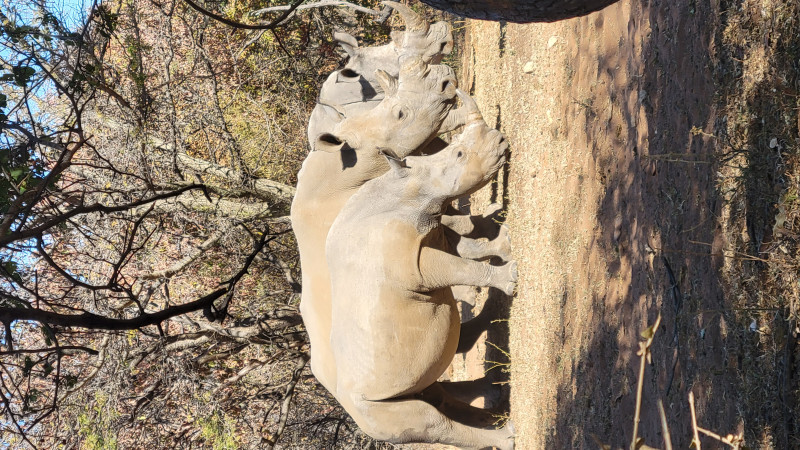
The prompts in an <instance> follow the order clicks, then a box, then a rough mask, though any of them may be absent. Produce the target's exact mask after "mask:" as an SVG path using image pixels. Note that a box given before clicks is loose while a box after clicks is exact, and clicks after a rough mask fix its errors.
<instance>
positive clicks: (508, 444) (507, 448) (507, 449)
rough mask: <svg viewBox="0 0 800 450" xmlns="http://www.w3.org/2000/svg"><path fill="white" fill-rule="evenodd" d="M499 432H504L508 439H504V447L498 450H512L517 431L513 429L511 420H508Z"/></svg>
mask: <svg viewBox="0 0 800 450" xmlns="http://www.w3.org/2000/svg"><path fill="white" fill-rule="evenodd" d="M501 430H505V431H506V432H507V433H508V437H506V439H505V443H504V444H505V445H503V446H502V447H499V449H500V450H514V446H515V443H514V438H515V437H516V436H517V430H516V429H514V422H512V421H511V419H508V422H506V424H505V426H503V428H501Z"/></svg>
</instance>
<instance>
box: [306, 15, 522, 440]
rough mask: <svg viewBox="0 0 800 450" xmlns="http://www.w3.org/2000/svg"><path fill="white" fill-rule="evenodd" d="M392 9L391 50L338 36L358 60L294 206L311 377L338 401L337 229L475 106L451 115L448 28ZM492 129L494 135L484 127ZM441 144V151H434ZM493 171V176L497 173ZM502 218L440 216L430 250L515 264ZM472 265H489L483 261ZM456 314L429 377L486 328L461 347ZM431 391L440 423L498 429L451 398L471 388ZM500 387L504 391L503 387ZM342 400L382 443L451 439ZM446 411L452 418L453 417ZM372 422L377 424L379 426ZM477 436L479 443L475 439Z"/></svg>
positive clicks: (321, 121) (331, 90)
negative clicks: (398, 167)
mask: <svg viewBox="0 0 800 450" xmlns="http://www.w3.org/2000/svg"><path fill="white" fill-rule="evenodd" d="M385 3H387V4H390V5H391V6H392V7H393V8H395V9H397V10H398V11H399V12H400V13H401V14H402V15H403V17H404V20H405V22H406V31H405V32H402V33H394V34H393V41H392V43H390V44H387V45H385V46H381V47H375V48H360V47H358V45H357V42H355V39H354V38H352V36H349V35H346V34H343V33H337V35H336V36H335V38H336V39H337V40H338V41H339V42H340V45H342V46H343V47H344V48H345V50H346V51H347V53H348V54H349V55H350V61H349V62H348V64H347V66H345V68H344V69H342V70H340V71H336V72H334V73H333V74H331V76H330V77H329V78H328V80H327V81H326V82H325V84H324V85H323V88H322V90H321V92H320V97H319V98H320V104H319V105H318V107H317V108H315V110H314V113H313V114H312V117H311V120H310V123H309V131H308V133H309V139H310V143H311V149H312V151H311V153H310V154H309V155H308V156H307V158H306V160H305V161H304V163H303V165H302V168H301V170H300V173H299V174H298V183H297V193H296V196H295V199H294V201H293V203H292V212H291V218H292V225H293V228H294V231H295V235H296V237H297V241H298V246H299V249H300V262H301V270H302V280H303V291H302V297H301V305H300V310H301V313H302V315H303V320H304V322H305V325H306V329H307V332H308V335H309V340H310V345H311V347H310V348H311V350H310V351H311V369H312V372H313V373H314V375H315V376H316V377H317V379H318V380H319V381H320V383H321V384H322V385H323V386H325V387H326V388H327V389H328V390H329V391H331V392H332V393H334V394H335V393H336V392H337V389H338V381H337V375H338V370H339V366H338V364H339V363H341V364H345V365H350V364H351V363H350V362H348V361H347V360H346V358H345V359H337V358H335V356H334V351H333V349H332V347H331V336H332V334H331V328H332V324H333V322H332V321H333V320H334V319H333V318H332V315H333V311H332V304H331V301H332V300H331V283H332V280H331V275H330V271H329V264H328V261H329V260H330V261H333V262H332V264H334V265H335V264H337V263H336V262H335V261H337V260H338V256H337V254H336V253H333V254H331V253H327V252H326V247H325V246H326V240H327V238H328V236H329V230H330V228H331V225H332V224H333V222H334V220H335V219H336V217H337V216H338V215H339V212H340V211H341V210H342V208H343V207H344V205H345V204H346V203H347V202H348V200H349V199H350V198H351V196H352V195H353V194H354V193H356V192H357V191H358V190H359V188H361V187H362V185H364V183H367V182H368V181H370V180H373V179H375V178H378V177H380V176H381V175H383V174H385V173H386V172H387V171H388V170H389V164H388V163H387V157H386V156H385V155H387V156H389V157H390V158H399V159H402V158H406V157H408V156H409V155H412V156H411V157H410V158H411V159H408V161H411V160H413V158H415V156H413V155H420V154H428V153H433V152H435V151H437V150H438V149H439V148H441V147H443V145H441V146H438V147H437V145H440V144H441V140H439V139H438V138H437V136H438V135H439V134H440V133H443V132H446V131H450V130H453V129H455V128H457V127H459V126H461V125H463V124H464V123H465V122H466V120H467V109H468V108H467V107H466V106H465V107H462V108H458V109H452V106H453V104H454V103H455V96H456V82H455V77H454V74H453V72H452V70H451V69H450V68H449V67H446V66H443V65H438V64H437V63H438V62H440V61H441V58H442V55H443V54H444V53H447V52H449V51H450V50H451V49H452V37H451V34H450V27H449V25H447V24H445V23H437V24H434V25H428V24H427V23H426V22H425V21H423V20H422V19H420V18H419V16H417V15H416V14H415V13H413V12H412V11H410V10H409V9H408V8H407V7H404V6H403V5H400V4H396V3H393V2H385ZM398 43H400V44H398ZM323 103H325V104H324V105H323ZM465 104H466V103H465ZM473 107H474V104H473ZM480 123H481V124H483V121H482V120H480ZM483 126H484V127H485V124H483ZM473 128H474V127H473ZM495 133H496V132H495ZM462 136H465V134H462ZM432 141H439V142H438V143H436V142H434V143H432ZM448 154H449V153H448ZM443 155H444V153H443V154H442V156H439V155H434V156H435V157H436V158H443V157H444V156H443ZM419 157H420V158H428V157H429V156H424V157H422V156H419ZM392 160H393V159H392ZM437 160H438V159H437ZM494 171H496V169H494ZM473 172H474V171H473ZM484 172H486V171H484ZM484 172H480V171H478V172H475V173H484ZM488 172H492V170H491V169H489V170H488ZM488 172H487V173H488ZM496 209H497V207H495V206H493V207H490V209H489V212H488V213H487V214H486V215H485V216H484V217H481V216H472V217H470V216H447V215H446V216H443V217H440V219H441V222H442V223H445V224H446V225H447V227H449V228H447V227H442V226H439V227H438V230H437V231H436V232H435V233H433V234H431V238H429V239H427V242H426V244H427V245H428V246H429V247H430V249H438V250H437V251H440V252H441V251H443V250H447V251H449V252H450V253H451V254H455V255H461V256H464V257H468V258H472V259H475V260H485V259H487V258H489V257H492V256H498V257H500V259H501V260H503V261H506V260H508V259H509V258H510V243H509V240H508V233H507V229H506V228H505V227H504V226H503V227H500V228H498V227H497V225H496V224H495V223H494V222H493V221H492V220H491V216H492V212H493V211H496ZM476 218H477V220H476ZM490 234H491V235H496V237H494V238H493V239H490V240H489V241H488V242H485V241H479V240H477V239H474V238H477V237H490V238H492V237H493V236H490ZM433 236H436V238H435V239H434V238H433ZM337 251H338V250H337ZM453 257H455V256H453ZM373 258H374V257H373ZM472 263H474V264H481V263H477V262H474V261H472ZM481 267H483V265H482V266H481ZM510 267H511V266H508V267H507V268H506V270H505V273H506V274H508V273H511V272H512V270H511V269H510ZM513 267H515V265H513ZM490 270H499V269H490ZM465 281H469V283H465V284H473V283H475V280H473V279H470V280H465ZM477 284H481V283H480V282H477ZM490 284H491V283H490ZM491 285H493V286H494V284H491ZM501 289H503V290H504V291H506V292H509V289H513V282H508V281H506V282H505V285H504V286H502V287H501ZM440 291H441V292H440V293H439V294H438V295H439V297H440V298H447V299H450V300H448V301H449V303H448V305H450V304H454V301H453V300H452V293H450V288H449V287H443V288H442V289H440ZM437 298H438V297H437ZM343 305H344V306H343V308H342V310H341V311H340V313H341V312H342V311H344V312H346V311H347V310H348V306H347V304H346V302H345V303H344V304H343ZM448 308H450V309H449V313H448V314H450V315H451V316H452V317H450V318H449V319H448V320H449V321H448V322H447V324H446V325H447V326H446V327H445V328H446V329H447V330H448V332H447V336H448V339H449V340H448V342H447V343H445V342H439V343H438V344H437V343H430V344H429V345H434V346H435V345H438V346H440V347H441V348H442V349H444V350H443V353H442V355H441V356H442V359H441V360H439V362H438V365H436V367H433V368H432V369H429V370H428V371H427V373H428V374H429V376H432V374H434V373H436V372H437V371H439V369H440V366H442V365H443V366H444V367H446V366H447V365H448V364H449V362H450V360H451V359H452V352H451V350H453V351H455V350H454V347H453V345H454V343H453V342H455V343H456V344H458V350H459V351H466V350H467V349H468V348H469V347H470V346H471V344H472V343H474V342H475V340H476V339H477V337H478V336H479V335H480V332H481V331H482V330H483V329H485V328H477V327H470V326H469V324H465V326H464V328H463V329H464V331H465V333H464V336H462V339H461V342H459V332H458V326H459V324H458V322H459V321H458V313H457V310H456V309H454V308H451V307H448ZM472 322H478V321H477V320H475V321H472ZM375 326H378V325H375ZM453 329H455V332H453ZM453 339H454V341H453ZM451 341H453V342H451ZM411 345H418V344H411ZM451 347H453V348H451ZM387 354H390V353H387ZM448 355H449V356H448ZM442 370H443V369H442ZM437 376H438V375H437ZM390 379H392V377H391V376H389V377H387V380H390ZM434 380H435V378H434ZM480 381H482V379H479V380H475V383H474V384H472V385H471V386H473V388H472V389H474V390H475V391H476V392H479V391H486V388H485V384H484V383H480ZM467 383H468V384H469V383H471V382H467ZM421 384H426V383H421ZM427 384H428V385H429V386H428V387H427V388H425V390H424V392H423V393H417V394H418V396H422V397H424V398H425V400H426V401H427V402H428V403H436V404H437V407H438V408H439V409H438V410H437V409H436V408H434V411H437V412H436V413H435V414H438V416H436V417H443V418H445V419H446V420H447V421H450V420H451V419H452V418H454V417H464V418H466V419H474V420H472V421H473V422H475V423H476V424H480V425H488V424H490V423H491V422H492V421H493V419H492V418H491V417H490V416H489V419H491V420H489V421H486V418H487V414H486V412H485V411H482V410H476V409H475V408H471V407H469V406H465V405H464V404H462V403H460V402H458V401H457V400H454V399H453V398H450V395H451V394H456V395H458V394H459V393H458V392H457V391H458V389H460V388H461V387H463V386H460V385H459V383H452V385H448V384H447V383H433V384H430V383H427ZM493 388H495V389H496V386H493ZM415 390H416V389H415ZM461 394H462V395H461V397H460V398H466V397H470V395H467V394H465V393H461ZM477 395H483V394H477ZM337 398H338V399H339V400H340V402H342V404H343V405H345V408H347V409H348V412H350V413H351V414H353V415H354V417H355V416H356V415H357V416H358V418H356V420H357V421H358V422H359V424H360V425H362V427H365V430H369V431H368V433H369V434H371V435H372V436H373V437H375V438H378V439H385V440H392V441H410V440H411V441H420V440H421V441H422V442H433V441H432V440H431V439H434V440H435V439H445V441H447V440H448V439H450V438H446V437H437V436H438V435H437V434H436V433H433V434H431V435H420V434H419V432H416V431H415V432H408V433H400V435H401V436H399V437H398V435H397V433H393V432H391V429H392V427H391V426H389V427H388V428H387V427H386V426H387V425H388V424H390V423H397V424H402V423H403V421H404V420H405V419H404V416H403V414H405V413H403V412H398V413H393V412H392V408H388V409H387V408H386V407H385V405H384V406H381V407H380V408H378V409H374V408H373V406H369V408H368V409H369V410H370V411H373V413H369V412H365V411H364V410H363V408H362V409H361V410H357V409H354V407H352V405H351V407H349V408H348V406H347V402H348V401H349V400H348V398H349V397H347V398H339V396H337ZM472 398H474V395H473V396H472ZM432 399H433V400H432ZM418 401H421V400H418ZM428 403H426V404H428ZM439 410H441V411H445V414H444V415H443V414H442V412H441V411H439ZM397 414H400V415H397ZM426 414H427V413H426ZM381 417H383V419H381ZM437 420H438V419H437ZM468 421H469V420H465V422H468ZM368 422H371V423H373V425H372V426H370V425H369V423H368ZM434 422H436V421H435V420H434ZM434 422H431V424H433V423H434ZM436 423H438V422H436ZM443 423H444V422H443ZM467 428H468V429H467V431H466V432H465V434H464V436H463V437H462V438H461V439H462V441H463V442H465V443H469V442H472V443H477V442H484V441H485V439H486V437H485V435H484V434H482V433H478V434H477V435H476V433H477V432H476V431H475V430H473V428H474V427H473V428H470V427H467ZM476 429H477V428H476ZM510 430H511V429H510V428H505V429H503V431H497V432H496V433H495V436H494V437H493V438H492V439H494V441H496V440H497V439H500V440H501V441H502V442H501V444H502V445H501V448H511V447H512V446H513V439H511V438H510V437H509V436H510V435H511V434H513V433H512V432H511V431H510ZM409 433H410V434H409ZM498 433H499V434H498ZM473 435H475V436H477V437H470V436H473ZM481 436H483V437H481ZM497 436H502V437H501V438H498V437H497ZM464 439H466V440H464ZM476 439H477V440H476ZM481 439H483V440H481ZM462 441H458V440H456V441H453V442H462ZM494 441H493V442H494ZM508 442H511V444H508ZM509 445H510V446H509Z"/></svg>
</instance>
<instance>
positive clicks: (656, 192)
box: [456, 0, 788, 450]
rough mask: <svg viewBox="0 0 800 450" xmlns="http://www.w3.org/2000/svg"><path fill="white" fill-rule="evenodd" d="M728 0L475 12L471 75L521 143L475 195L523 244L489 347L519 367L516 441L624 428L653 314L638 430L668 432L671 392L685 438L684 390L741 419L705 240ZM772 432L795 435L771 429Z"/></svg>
mask: <svg viewBox="0 0 800 450" xmlns="http://www.w3.org/2000/svg"><path fill="white" fill-rule="evenodd" d="M719 13H720V11H719V5H718V2H716V1H712V2H695V1H694V0H681V1H674V2H658V5H653V4H652V2H643V1H631V0H623V1H621V2H619V3H617V4H615V5H612V6H611V7H609V8H606V9H605V10H603V11H601V12H599V13H594V14H591V15H589V16H587V17H583V18H578V19H573V20H568V21H563V22H558V23H554V24H532V25H516V24H503V23H492V22H480V21H467V22H466V24H465V27H466V30H465V38H464V41H465V42H464V48H463V49H462V50H461V51H462V54H463V58H462V61H461V67H460V73H461V80H460V83H461V86H462V88H463V89H469V91H470V93H471V94H472V95H474V97H475V98H476V99H477V101H478V103H479V105H480V106H481V109H482V111H483V112H484V115H485V118H486V120H487V122H489V124H490V125H495V126H496V127H498V128H499V129H500V130H501V131H503V132H504V133H505V135H506V137H507V139H508V141H509V143H510V149H511V158H510V164H509V165H508V167H507V169H506V171H505V172H504V173H503V174H501V176H500V177H499V180H498V183H497V185H495V186H493V187H492V188H490V189H487V190H486V191H485V192H483V193H480V194H478V196H477V197H476V198H475V199H474V200H473V205H472V209H473V211H475V210H476V208H477V209H479V207H480V206H482V205H484V204H486V203H488V202H489V201H491V200H496V201H502V202H503V203H504V205H505V206H506V208H507V219H506V223H507V224H508V225H509V227H510V229H511V231H512V233H513V235H512V239H513V244H514V254H515V257H516V259H517V260H518V262H519V268H520V281H519V286H518V291H517V295H516V296H515V298H514V299H513V303H512V304H511V305H510V315H509V322H508V327H507V330H506V331H508V333H509V334H508V335H507V336H504V335H503V333H502V332H497V333H494V334H490V335H489V337H488V340H489V342H492V343H497V345H499V346H500V347H501V348H503V347H504V346H505V345H508V348H509V349H510V352H509V354H505V353H504V352H501V351H498V350H495V349H494V347H492V346H489V347H488V350H486V354H485V359H486V360H489V361H495V362H496V363H499V366H500V367H499V368H500V369H505V370H508V371H510V391H511V395H510V407H511V413H510V418H511V420H513V422H514V424H515V427H516V429H517V444H518V448H519V449H525V450H527V449H540V448H547V449H555V448H598V445H597V443H598V442H602V443H607V444H611V445H612V447H613V448H618V447H627V446H629V445H630V439H631V433H632V429H633V420H634V419H633V418H634V409H635V404H636V390H637V379H638V373H639V357H638V356H637V350H638V348H639V347H638V345H639V344H638V343H639V342H640V341H641V340H642V339H641V337H640V332H642V331H643V330H644V329H646V328H647V327H648V326H649V325H651V324H653V323H654V322H655V321H656V318H657V316H659V315H661V317H662V320H661V326H660V327H659V328H658V330H657V331H656V337H655V340H654V343H653V347H652V350H653V360H652V364H649V365H647V367H646V371H645V375H644V379H643V380H644V382H643V402H642V413H641V423H640V426H639V430H640V431H639V435H640V436H641V437H643V438H644V441H645V442H646V443H647V444H648V445H651V446H656V447H663V438H662V431H661V430H662V428H661V425H660V420H659V415H658V412H657V409H656V402H657V401H658V400H659V399H661V400H663V402H664V407H665V410H666V416H667V420H668V423H669V426H670V431H671V436H672V443H673V445H674V448H688V447H689V444H690V442H691V439H692V431H691V425H690V423H691V422H690V420H691V419H690V412H689V406H688V401H687V400H688V394H689V392H693V393H694V395H695V397H696V405H697V420H698V423H699V424H700V426H702V427H704V428H706V429H710V430H714V431H717V432H718V433H721V434H722V435H723V436H724V435H726V434H728V433H734V434H735V433H737V432H740V431H742V429H743V427H744V425H743V421H742V419H741V414H740V412H741V411H737V405H741V401H740V400H741V399H740V398H739V397H740V396H741V395H742V394H741V392H740V390H739V385H738V384H737V383H738V382H737V377H738V375H737V371H738V370H739V367H738V366H739V365H740V364H741V355H740V354H738V353H737V352H735V351H731V349H730V345H731V342H729V341H728V339H729V333H730V330H731V327H733V326H735V325H733V324H731V323H729V322H728V320H726V315H724V314H721V313H720V311H722V310H724V309H725V308H727V307H729V306H730V305H726V304H725V298H724V295H723V287H722V286H721V281H720V277H719V275H718V273H719V269H720V267H721V265H722V264H723V261H722V257H721V256H712V255H721V254H722V250H723V247H724V246H725V245H726V244H725V242H724V238H723V233H721V232H720V229H719V226H718V221H717V220H715V218H716V217H719V216H720V215H721V214H722V211H721V209H722V205H721V202H719V201H718V199H717V198H716V196H715V172H714V170H715V169H714V166H713V164H710V163H709V161H711V159H712V156H713V152H714V146H713V142H711V141H712V138H711V135H713V133H714V127H715V123H717V121H718V120H719V119H720V118H719V117H718V114H717V111H716V110H715V107H714V105H715V98H714V94H715V90H714V85H713V76H712V70H713V64H714V61H713V56H714V55H713V52H714V33H715V30H716V27H717V26H718V25H719V19H718V17H719ZM506 340H507V342H504V341H506ZM477 357H478V358H483V357H484V354H483V353H481V354H480V355H478V356H477ZM472 358H473V360H474V358H475V356H473V357H472ZM509 358H510V359H509ZM509 362H510V364H508V363H509ZM496 363H492V362H486V363H484V364H483V367H478V368H477V370H475V369H473V375H480V373H479V372H480V370H481V369H487V368H489V367H491V366H495V365H498V364H496ZM459 364H461V365H464V363H463V362H457V363H456V366H457V367H458V366H459ZM466 365H467V366H469V364H468V363H467V364H466ZM479 366H480V365H479ZM475 372H478V373H475ZM762 407H767V406H766V405H762ZM768 432H769V431H768V430H765V433H768ZM773 439H774V445H775V446H776V447H778V448H787V447H784V445H785V444H788V442H785V444H782V443H781V439H780V437H779V436H778V437H767V438H765V439H764V440H763V441H762V442H773ZM702 444H703V448H704V449H706V448H720V447H721V444H720V443H719V442H717V441H715V440H712V439H707V438H703V439H702Z"/></svg>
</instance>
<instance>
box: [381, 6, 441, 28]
mask: <svg viewBox="0 0 800 450" xmlns="http://www.w3.org/2000/svg"><path fill="white" fill-rule="evenodd" d="M382 3H383V4H384V5H386V6H389V7H391V8H392V9H394V10H395V11H397V12H398V13H400V15H401V16H402V17H403V22H405V24H406V31H412V32H415V33H427V32H428V27H429V26H430V25H429V24H428V21H426V20H425V19H423V18H422V17H421V16H420V15H419V14H417V13H415V12H414V10H412V9H411V8H409V7H408V6H406V5H404V4H402V3H397V2H389V1H386V2H382Z"/></svg>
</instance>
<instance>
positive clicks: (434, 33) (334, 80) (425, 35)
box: [307, 2, 453, 149]
mask: <svg viewBox="0 0 800 450" xmlns="http://www.w3.org/2000/svg"><path fill="white" fill-rule="evenodd" d="M385 4H387V5H388V6H391V7H392V8H394V9H395V10H397V11H398V12H399V13H400V15H401V16H402V17H403V20H404V22H405V24H406V30H405V31H395V32H393V33H392V41H391V42H389V43H388V44H385V45H381V46H377V47H359V45H358V41H356V38H355V37H353V36H352V35H350V34H347V33H344V32H335V33H334V34H333V37H334V40H335V41H336V42H338V43H339V45H340V46H341V47H342V48H343V49H344V50H345V52H346V53H347V54H348V55H349V60H348V62H347V64H346V65H345V66H344V67H343V68H342V69H340V70H336V71H334V72H332V73H331V74H330V75H329V76H328V78H327V79H326V80H325V83H324V84H323V85H322V88H321V89H320V93H319V97H318V98H317V106H316V107H315V108H314V111H313V112H312V113H311V117H310V118H309V122H308V130H307V135H308V141H309V143H310V144H311V145H312V148H314V149H316V146H315V141H316V138H317V137H318V136H319V135H320V134H322V133H323V132H330V131H332V130H333V129H334V127H335V125H336V124H337V123H339V122H341V121H342V120H343V119H345V118H347V117H351V116H355V115H359V114H361V113H363V112H365V111H368V110H370V109H372V108H374V107H375V106H376V105H377V104H378V103H379V102H380V101H381V100H382V99H383V98H384V96H385V92H384V88H383V85H382V84H381V80H380V79H379V75H376V72H377V71H378V70H383V71H384V72H386V73H388V74H389V75H391V76H392V77H394V78H397V77H399V75H400V56H401V55H407V56H408V57H414V56H417V57H419V58H420V59H422V61H423V62H425V63H426V64H438V63H439V62H441V60H442V57H443V56H444V55H445V54H447V53H450V51H451V50H452V49H453V35H452V30H451V28H450V25H449V24H448V23H446V22H437V23H435V24H433V25H429V24H428V22H427V21H425V20H424V19H423V18H422V17H420V16H419V15H418V14H417V13H415V12H414V11H412V10H411V9H409V8H408V7H407V6H405V5H403V4H400V3H395V2H385Z"/></svg>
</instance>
